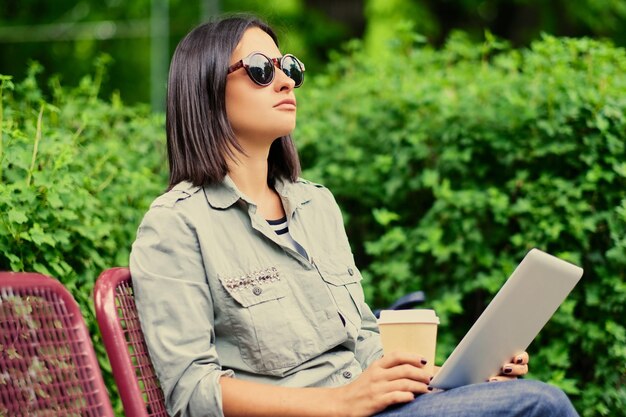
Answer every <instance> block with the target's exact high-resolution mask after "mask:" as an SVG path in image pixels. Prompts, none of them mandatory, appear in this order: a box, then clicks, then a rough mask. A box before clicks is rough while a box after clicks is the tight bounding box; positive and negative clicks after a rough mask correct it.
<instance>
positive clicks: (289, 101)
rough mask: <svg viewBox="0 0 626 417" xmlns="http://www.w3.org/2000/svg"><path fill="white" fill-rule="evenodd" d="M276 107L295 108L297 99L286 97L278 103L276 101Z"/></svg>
mask: <svg viewBox="0 0 626 417" xmlns="http://www.w3.org/2000/svg"><path fill="white" fill-rule="evenodd" d="M274 107H292V108H295V107H296V100H294V99H292V98H286V99H284V100H281V101H279V102H278V103H276V104H275V105H274Z"/></svg>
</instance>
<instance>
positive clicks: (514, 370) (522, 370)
mask: <svg viewBox="0 0 626 417" xmlns="http://www.w3.org/2000/svg"><path fill="white" fill-rule="evenodd" d="M527 373H528V365H514V364H512V363H509V364H506V365H504V366H503V367H502V372H501V374H500V375H503V376H522V375H526V374H527Z"/></svg>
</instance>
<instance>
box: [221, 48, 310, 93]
mask: <svg viewBox="0 0 626 417" xmlns="http://www.w3.org/2000/svg"><path fill="white" fill-rule="evenodd" d="M274 67H278V69H280V70H282V71H283V72H284V73H285V74H286V75H287V77H289V78H291V79H292V80H294V81H295V83H296V84H295V85H294V87H295V88H298V87H300V86H301V85H302V83H303V82H304V64H303V63H302V62H301V61H300V60H299V59H298V58H296V57H295V56H293V55H291V54H286V55H283V56H282V57H280V58H270V57H268V56H266V55H264V54H262V53H261V52H252V53H251V54H250V55H248V56H247V57H245V58H244V59H241V60H239V62H236V63H234V64H233V65H231V66H230V67H228V74H230V73H231V72H234V71H237V70H238V69H240V68H245V69H246V72H247V73H248V76H249V77H250V79H251V80H252V81H253V82H254V83H255V84H257V85H260V86H262V87H265V86H268V85H270V84H271V83H272V81H274V74H275V70H274Z"/></svg>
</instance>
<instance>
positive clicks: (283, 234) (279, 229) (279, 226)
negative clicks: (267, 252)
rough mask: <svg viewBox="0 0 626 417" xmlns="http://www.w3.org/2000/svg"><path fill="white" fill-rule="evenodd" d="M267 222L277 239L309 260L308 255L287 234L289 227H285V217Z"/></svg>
mask: <svg viewBox="0 0 626 417" xmlns="http://www.w3.org/2000/svg"><path fill="white" fill-rule="evenodd" d="M267 222H268V223H269V225H270V226H271V228H272V229H273V230H274V232H275V233H276V234H277V235H278V237H280V238H281V239H282V240H283V241H284V242H285V243H287V244H288V245H290V246H291V247H292V248H294V249H295V250H296V251H297V252H298V253H299V254H300V255H302V256H304V257H305V258H306V259H309V255H308V254H307V253H306V250H304V248H303V247H302V245H301V244H299V243H298V242H296V241H295V240H294V239H293V237H291V233H289V226H288V225H287V216H284V217H282V218H280V219H277V220H267ZM309 260H310V259H309Z"/></svg>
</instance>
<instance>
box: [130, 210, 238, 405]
mask: <svg viewBox="0 0 626 417" xmlns="http://www.w3.org/2000/svg"><path fill="white" fill-rule="evenodd" d="M130 270H131V275H132V279H133V286H134V289H135V297H136V303H137V310H138V313H139V318H140V322H141V326H142V329H143V332H144V336H145V339H146V343H147V345H148V350H149V353H150V357H151V359H152V362H153V364H154V367H155V370H156V373H157V376H158V378H159V381H160V383H161V387H162V389H163V393H164V395H165V401H166V405H167V409H168V413H169V414H170V415H173V416H181V417H197V416H203V417H204V416H206V417H213V416H216V417H217V416H220V417H221V416H223V409H222V401H221V390H220V383H219V379H220V377H221V376H223V375H226V376H232V375H233V372H232V371H223V370H222V368H221V365H220V362H219V358H218V355H217V351H216V348H215V332H214V316H213V300H212V297H211V293H210V291H209V286H208V284H207V279H206V276H205V269H204V265H203V261H202V256H201V252H200V248H199V244H198V239H197V237H196V233H195V230H194V228H193V227H192V226H191V225H190V222H187V221H186V220H185V218H184V216H183V214H181V213H180V212H179V211H177V210H174V209H173V208H170V207H153V208H152V209H150V211H149V212H148V213H147V214H146V216H145V217H144V220H143V222H142V224H141V226H140V228H139V231H138V233H137V239H136V241H135V243H134V244H133V248H132V251H131V256H130Z"/></svg>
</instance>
